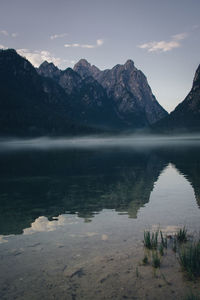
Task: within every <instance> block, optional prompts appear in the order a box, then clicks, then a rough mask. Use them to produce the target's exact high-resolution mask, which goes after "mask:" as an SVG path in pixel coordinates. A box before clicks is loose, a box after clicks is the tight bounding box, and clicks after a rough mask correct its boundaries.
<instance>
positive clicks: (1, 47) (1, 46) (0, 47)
mask: <svg viewBox="0 0 200 300" xmlns="http://www.w3.org/2000/svg"><path fill="white" fill-rule="evenodd" d="M0 49H3V50H5V49H8V48H7V47H5V46H3V45H0Z"/></svg>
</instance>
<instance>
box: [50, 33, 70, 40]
mask: <svg viewBox="0 0 200 300" xmlns="http://www.w3.org/2000/svg"><path fill="white" fill-rule="evenodd" d="M67 35H68V34H67V33H60V34H54V35H51V36H50V39H51V40H55V39H60V38H63V37H65V36H67Z"/></svg>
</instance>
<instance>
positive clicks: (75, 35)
mask: <svg viewBox="0 0 200 300" xmlns="http://www.w3.org/2000/svg"><path fill="white" fill-rule="evenodd" d="M199 12H200V1H199V0H0V48H5V49H6V48H14V49H16V50H17V51H18V53H19V54H21V55H23V56H25V57H26V58H27V59H28V60H30V62H31V63H32V64H33V65H34V66H36V67H38V66H39V65H40V64H41V63H42V62H43V61H44V60H47V61H49V62H53V63H54V64H55V65H57V66H58V67H59V68H60V69H66V68H67V67H71V68H72V67H73V66H74V64H75V63H76V62H78V61H79V60H80V59H81V58H85V59H87V60H88V62H90V63H91V64H94V65H96V66H97V67H98V68H100V69H101V70H103V69H107V68H109V69H110V68H113V67H114V66H115V65H116V64H124V63H125V62H126V61H127V60H128V59H132V60H133V61H134V63H135V66H136V68H138V69H140V70H141V71H142V72H143V73H144V74H145V75H146V77H147V80H148V83H149V85H150V87H151V89H152V92H153V94H154V95H155V96H156V99H157V100H158V102H159V103H160V104H161V105H162V106H163V107H164V108H165V109H166V110H167V111H168V112H170V111H172V110H173V109H174V108H175V107H176V105H177V104H178V103H180V102H182V101H183V100H184V98H185V97H186V95H187V94H188V92H189V91H190V89H191V87H192V81H193V78H194V74H195V71H196V69H197V67H198V65H199V63H200V18H199Z"/></svg>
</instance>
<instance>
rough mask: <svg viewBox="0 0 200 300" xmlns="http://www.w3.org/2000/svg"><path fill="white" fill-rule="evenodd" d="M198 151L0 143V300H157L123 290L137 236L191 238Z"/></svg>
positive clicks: (170, 146) (169, 145)
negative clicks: (181, 233)
mask: <svg viewBox="0 0 200 300" xmlns="http://www.w3.org/2000/svg"><path fill="white" fill-rule="evenodd" d="M199 151H200V140H199V139H198V138H190V139H188V138H177V137H174V138H173V139H170V138H168V139H167V138H152V139H150V138H145V137H143V138H136V137H126V138H93V139H92V138H81V139H78V138H77V139H68V140H67V139H66V140H65V139H62V140H59V139H57V140H51V139H37V140H31V141H20V140H15V141H14V140H13V141H1V142H0V166H1V167H0V204H1V205H0V215H1V218H0V259H1V266H0V299H41V298H43V299H73V300H74V299H123V298H126V299H129V298H130V299H134V298H133V295H136V294H137V293H138V294H137V297H136V298H135V299H157V298H156V297H157V296H155V295H154V294H151V292H148V293H149V294H148V293H147V292H146V294H145V295H146V296H144V294H142V291H140V289H141V290H142V286H143V285H142V283H140V284H139V283H138V281H137V280H136V278H135V279H134V280H135V281H134V282H135V283H134V284H133V282H132V283H131V280H133V279H131V278H133V277H134V276H135V272H134V268H135V267H136V265H137V260H139V259H140V255H141V252H142V251H143V246H142V240H143V232H144V230H145V229H150V230H152V229H154V228H156V227H159V228H161V229H162V230H163V231H164V232H166V233H167V234H173V233H174V232H175V231H176V230H177V228H179V227H182V226H186V227H187V228H188V231H189V232H191V233H192V234H197V235H198V234H199V229H200V209H199V206H200V155H199V153H200V152H199ZM132 257H133V258H132ZM131 263H133V266H132V267H130V265H131ZM130 268H132V271H131V269H130ZM131 272H132V275H131ZM122 273H123V274H122ZM127 276H130V278H129V277H127ZM131 276H132V277H131ZM170 276H171V275H169V277H170ZM178 276H180V275H178ZM143 277H145V276H143ZM170 278H172V277H170ZM128 280H130V283H129V281H128ZM171 280H172V279H171ZM181 284H182V282H181V279H180V286H181ZM186 285H187V284H186ZM161 286H162V285H161ZM177 286H178V283H177ZM168 289H169V288H168ZM139 291H140V292H139ZM172 292H173V296H171V297H170V299H179V298H177V297H178V296H179V294H180V293H181V288H180V291H179V290H177V292H176V289H174V290H173V291H172ZM160 293H161V294H159V295H158V299H162V295H163V299H164V298H165V297H166V295H167V294H166V293H168V290H167V289H166V291H165V290H163V292H160ZM147 294H148V295H147ZM177 295H178V296H177ZM145 297H146V298H145ZM148 297H149V298H148Z"/></svg>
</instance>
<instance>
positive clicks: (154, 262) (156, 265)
mask: <svg viewBox="0 0 200 300" xmlns="http://www.w3.org/2000/svg"><path fill="white" fill-rule="evenodd" d="M152 266H153V267H154V268H155V269H156V268H160V258H159V256H158V252H157V251H153V253H152Z"/></svg>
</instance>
